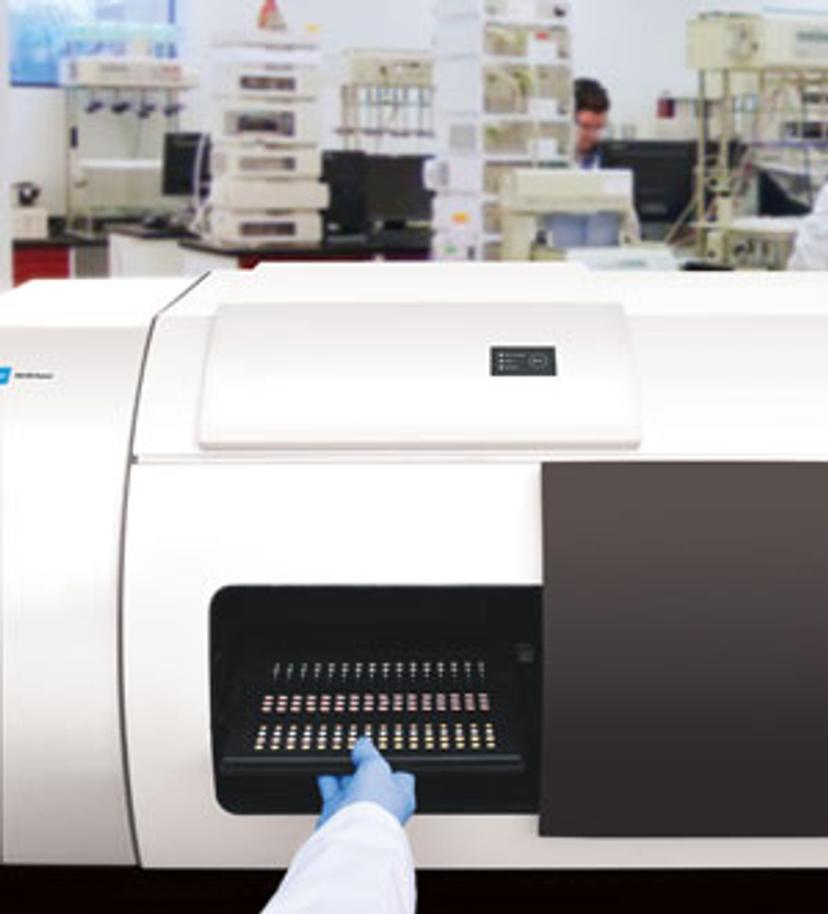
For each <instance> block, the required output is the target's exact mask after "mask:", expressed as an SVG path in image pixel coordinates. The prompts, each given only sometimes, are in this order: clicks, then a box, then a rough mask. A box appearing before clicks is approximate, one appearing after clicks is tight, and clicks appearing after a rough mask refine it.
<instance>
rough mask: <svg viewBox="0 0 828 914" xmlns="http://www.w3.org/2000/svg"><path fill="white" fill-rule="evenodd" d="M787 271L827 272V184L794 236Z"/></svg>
mask: <svg viewBox="0 0 828 914" xmlns="http://www.w3.org/2000/svg"><path fill="white" fill-rule="evenodd" d="M788 269H789V270H828V184H826V185H825V186H824V187H823V188H822V190H821V191H820V192H819V196H818V197H817V200H816V204H815V205H814V210H813V212H812V213H811V215H810V216H808V217H807V218H806V219H804V220H803V222H802V225H801V226H800V229H799V231H798V232H797V234H796V242H795V244H794V251H793V256H792V257H791V259H790V262H789V264H788Z"/></svg>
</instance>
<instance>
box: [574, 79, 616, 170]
mask: <svg viewBox="0 0 828 914" xmlns="http://www.w3.org/2000/svg"><path fill="white" fill-rule="evenodd" d="M610 107H611V103H610V97H609V93H608V92H607V90H606V89H605V88H604V87H603V86H602V85H601V83H599V82H598V80H596V79H578V80H576V82H575V161H576V164H577V165H578V167H579V168H583V169H586V170H589V169H592V168H600V167H601V138H602V136H603V134H604V131H605V130H606V129H607V122H608V121H609V112H610Z"/></svg>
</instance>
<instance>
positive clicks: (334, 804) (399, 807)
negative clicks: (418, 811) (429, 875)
mask: <svg viewBox="0 0 828 914" xmlns="http://www.w3.org/2000/svg"><path fill="white" fill-rule="evenodd" d="M351 761H352V762H353V763H354V768H355V769H356V771H355V772H354V773H353V774H349V775H345V776H343V777H334V776H333V775H323V776H322V777H320V778H318V780H317V784H318V785H319V793H320V794H321V796H322V814H321V815H320V816H319V821H318V822H317V823H316V827H317V828H321V827H322V826H323V825H324V824H325V823H326V822H327V821H328V819H330V818H331V816H333V815H336V813H338V812H339V810H340V809H342V808H343V807H344V806H350V805H351V804H352V803H376V804H377V805H378V806H381V807H382V808H383V809H385V810H387V811H388V812H390V813H391V815H392V816H394V817H395V818H396V819H397V820H398V821H399V823H400V825H405V823H406V822H407V821H408V820H409V819H410V818H411V816H412V815H414V810H415V808H416V806H417V799H416V796H415V792H414V775H413V774H404V773H402V772H398V773H394V772H393V771H392V770H391V766H390V765H389V764H388V762H386V761H385V759H384V758H383V757H382V756H381V755H380V753H379V751H378V750H377V748H376V747H375V746H374V744H373V743H372V742H371V740H370V739H368V737H363V738H362V739H361V740H360V741H359V742H358V743H357V744H356V746H354V750H353V752H352V753H351Z"/></svg>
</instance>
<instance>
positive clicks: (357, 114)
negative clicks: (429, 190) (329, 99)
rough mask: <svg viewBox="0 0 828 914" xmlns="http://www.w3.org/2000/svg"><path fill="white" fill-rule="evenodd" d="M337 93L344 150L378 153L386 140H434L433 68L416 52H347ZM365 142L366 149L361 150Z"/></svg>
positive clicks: (428, 61) (426, 59)
mask: <svg viewBox="0 0 828 914" xmlns="http://www.w3.org/2000/svg"><path fill="white" fill-rule="evenodd" d="M345 63H346V76H345V81H344V83H343V85H342V87H341V89H340V101H341V126H340V128H339V130H338V132H339V134H340V136H342V137H343V143H344V146H345V149H347V150H351V151H362V150H365V151H373V152H377V153H379V152H381V151H382V150H383V145H384V144H385V143H387V142H388V141H414V142H415V143H419V142H423V141H430V140H433V138H434V136H435V123H434V65H433V60H432V57H431V55H430V54H428V53H425V52H420V51H397V52H394V51H392V52H388V51H370V50H352V51H349V52H347V54H346V55H345ZM369 144H370V146H371V149H370V150H368V149H366V146H368V145H369Z"/></svg>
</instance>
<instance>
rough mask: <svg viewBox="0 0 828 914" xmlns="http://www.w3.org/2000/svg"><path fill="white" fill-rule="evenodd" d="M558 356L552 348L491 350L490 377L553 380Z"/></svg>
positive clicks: (556, 372) (556, 370)
mask: <svg viewBox="0 0 828 914" xmlns="http://www.w3.org/2000/svg"><path fill="white" fill-rule="evenodd" d="M557 375H558V354H557V350H555V349H554V348H553V347H544V348H538V347H533V348H514V347H508V348H502V347H500V348H495V349H492V376H493V377H495V378H555V377H557Z"/></svg>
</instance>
